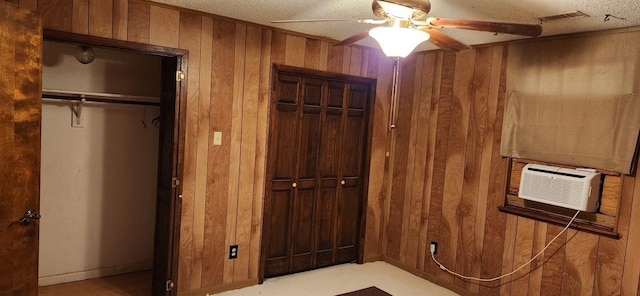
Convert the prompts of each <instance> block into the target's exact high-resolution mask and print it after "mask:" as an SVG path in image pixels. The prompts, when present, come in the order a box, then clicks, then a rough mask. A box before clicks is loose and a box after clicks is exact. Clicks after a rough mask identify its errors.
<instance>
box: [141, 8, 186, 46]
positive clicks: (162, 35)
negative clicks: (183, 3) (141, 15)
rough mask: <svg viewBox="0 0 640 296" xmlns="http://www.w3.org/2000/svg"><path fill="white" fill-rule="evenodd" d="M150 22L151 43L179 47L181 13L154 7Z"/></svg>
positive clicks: (150, 11)
mask: <svg viewBox="0 0 640 296" xmlns="http://www.w3.org/2000/svg"><path fill="white" fill-rule="evenodd" d="M149 22H150V24H151V25H150V30H149V43H151V44H154V45H160V46H167V47H173V48H177V47H178V42H179V40H178V39H179V28H180V11H178V10H174V9H169V8H165V7H160V6H155V5H153V6H151V8H150V10H149Z"/></svg>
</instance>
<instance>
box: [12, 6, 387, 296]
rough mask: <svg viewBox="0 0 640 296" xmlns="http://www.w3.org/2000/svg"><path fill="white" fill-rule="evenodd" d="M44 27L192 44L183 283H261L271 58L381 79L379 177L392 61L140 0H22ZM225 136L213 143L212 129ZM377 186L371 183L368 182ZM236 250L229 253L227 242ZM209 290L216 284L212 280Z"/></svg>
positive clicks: (377, 212)
mask: <svg viewBox="0 0 640 296" xmlns="http://www.w3.org/2000/svg"><path fill="white" fill-rule="evenodd" d="M19 3H20V5H22V6H24V7H28V8H31V9H34V10H35V9H37V10H38V11H40V12H41V13H42V15H43V20H44V27H45V28H47V29H54V30H61V31H68V32H74V33H80V34H89V35H93V36H100V37H105V38H113V39H119V40H128V41H134V42H141V43H148V44H153V45H161V46H167V47H174V48H181V49H186V50H189V65H188V73H187V74H188V77H187V87H188V89H187V91H188V93H187V112H186V114H187V118H186V137H185V141H186V147H185V171H184V180H183V183H182V186H183V205H182V226H181V239H180V265H179V279H178V286H179V291H180V292H187V291H205V292H206V291H209V290H212V289H211V288H215V287H220V286H221V285H225V284H228V285H233V284H234V283H235V284H238V283H240V284H242V283H245V284H248V283H255V282H257V277H258V262H259V255H260V254H259V249H260V243H261V227H262V201H263V196H264V194H263V193H264V181H265V155H266V152H265V150H266V147H267V127H268V122H267V118H268V117H267V115H268V112H269V110H268V106H269V97H270V80H271V67H272V64H274V63H277V64H285V65H291V66H298V67H306V68H311V69H318V70H326V71H331V72H339V73H344V74H351V75H358V76H366V77H371V78H377V77H382V79H379V82H378V83H379V85H378V97H377V99H376V103H377V104H376V106H375V107H374V110H375V111H374V116H375V120H374V121H375V123H374V124H375V130H376V132H375V133H374V135H373V143H374V146H373V149H372V150H373V157H372V165H371V172H372V173H371V177H370V183H371V184H380V183H382V178H383V170H382V167H383V166H384V159H385V156H384V143H385V137H386V132H385V130H386V129H385V127H384V126H385V125H386V115H385V114H386V113H387V110H388V105H389V104H388V101H389V93H390V91H385V90H389V87H390V82H389V80H390V79H391V75H390V71H391V70H390V69H391V67H392V61H391V60H390V59H387V58H386V57H385V56H384V55H383V54H382V53H381V52H380V51H378V50H375V49H368V48H361V47H333V46H332V44H331V43H330V42H328V41H325V40H320V39H313V38H306V37H302V36H297V35H292V34H289V33H285V32H281V31H275V30H271V29H269V28H265V27H260V26H257V25H251V24H247V23H244V22H240V21H232V20H228V19H226V18H220V17H216V16H212V15H207V14H202V13H196V12H192V11H188V10H181V9H178V8H173V7H170V6H166V5H161V4H155V3H151V2H147V1H138V0H20V1H19ZM214 131H219V132H222V135H223V136H222V145H221V146H215V145H213V132H214ZM373 187H375V186H373ZM379 191H380V190H379V189H378V188H373V189H372V192H373V194H371V195H370V197H369V200H370V205H369V215H372V216H373V218H372V219H370V220H369V222H370V223H369V225H368V226H369V227H368V229H367V241H368V242H370V243H371V244H370V245H371V246H372V247H367V250H366V254H367V255H366V256H367V258H380V256H381V251H380V249H379V248H378V237H380V235H381V233H382V225H381V220H379V219H377V218H378V217H380V216H381V215H382V214H381V213H382V206H381V204H382V203H381V202H379V201H378V199H379V198H382V196H380V194H379ZM232 244H238V245H239V258H238V259H237V260H228V259H227V258H228V248H229V247H228V246H229V245H232ZM213 290H215V289H213Z"/></svg>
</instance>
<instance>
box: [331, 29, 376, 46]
mask: <svg viewBox="0 0 640 296" xmlns="http://www.w3.org/2000/svg"><path fill="white" fill-rule="evenodd" d="M367 37H369V31H364V32H362V33H358V34H355V35H353V36H351V37H349V38H347V39H345V40H342V41H340V42H338V43H336V44H334V45H333V46H341V45H349V44H353V43H356V42H358V41H360V40H362V39H364V38H367Z"/></svg>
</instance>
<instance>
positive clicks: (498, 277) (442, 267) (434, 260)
mask: <svg viewBox="0 0 640 296" xmlns="http://www.w3.org/2000/svg"><path fill="white" fill-rule="evenodd" d="M578 214H580V211H577V212H576V214H575V215H573V218H571V221H569V224H567V226H565V227H564V229H562V231H560V233H558V234H557V235H556V236H555V237H554V238H553V239H552V240H551V241H549V243H548V244H547V245H546V246H545V247H544V249H542V251H540V253H538V254H536V255H535V256H533V258H531V260H529V261H527V263H525V264H522V266H520V267H518V268H517V269H515V270H514V271H512V272H510V273H507V274H503V275H501V276H497V277H494V278H490V279H483V278H477V277H472V276H466V275H462V274H459V273H456V272H454V271H451V270H449V269H448V268H447V267H445V266H444V265H442V264H441V263H440V262H438V260H436V257H435V256H434V252H435V250H434V248H431V259H433V262H435V263H436V264H438V266H439V267H440V269H442V270H444V271H446V272H448V273H450V274H452V275H454V276H457V277H459V278H463V279H467V280H474V281H479V282H492V281H495V280H499V279H502V278H505V277H508V276H510V275H513V274H514V273H516V272H518V271H519V270H520V269H522V268H524V267H525V266H527V265H529V264H531V262H533V260H536V258H538V257H540V255H542V254H543V253H544V251H546V250H547V249H548V248H549V246H551V244H552V243H553V242H554V241H555V240H556V239H557V238H558V237H560V235H562V234H563V233H564V232H565V231H567V229H569V226H571V224H572V223H573V221H574V220H576V217H578Z"/></svg>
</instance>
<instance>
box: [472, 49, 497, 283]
mask: <svg viewBox="0 0 640 296" xmlns="http://www.w3.org/2000/svg"><path fill="white" fill-rule="evenodd" d="M492 52H493V55H492V57H491V59H492V61H491V74H490V75H491V76H490V77H489V83H488V84H489V90H488V94H487V102H486V104H487V107H486V108H487V115H486V128H485V134H484V143H483V147H482V162H481V164H480V180H479V183H480V184H479V188H478V211H477V215H476V227H475V242H474V259H473V262H474V264H473V267H472V269H471V274H472V275H473V276H474V277H480V270H481V267H482V256H483V252H484V229H485V221H486V218H487V206H488V205H487V198H488V194H489V192H488V191H489V183H490V176H491V156H492V153H493V144H494V140H493V137H494V134H495V122H496V113H497V111H498V110H496V108H497V104H498V91H499V85H500V71H501V69H502V46H496V47H493V50H492ZM470 290H471V292H474V293H478V292H479V291H480V287H479V285H477V284H475V283H472V284H471V286H470Z"/></svg>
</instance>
